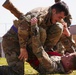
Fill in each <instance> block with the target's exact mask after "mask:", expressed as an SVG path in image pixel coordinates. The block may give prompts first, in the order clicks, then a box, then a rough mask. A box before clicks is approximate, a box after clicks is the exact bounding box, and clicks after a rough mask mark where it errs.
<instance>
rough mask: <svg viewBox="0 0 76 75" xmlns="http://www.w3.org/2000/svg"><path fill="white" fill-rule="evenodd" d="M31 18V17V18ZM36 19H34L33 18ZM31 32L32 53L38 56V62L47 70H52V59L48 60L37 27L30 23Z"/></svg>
mask: <svg viewBox="0 0 76 75" xmlns="http://www.w3.org/2000/svg"><path fill="white" fill-rule="evenodd" d="M32 20H33V19H32ZM35 21H36V20H35ZM31 32H32V50H33V53H34V54H35V55H36V57H37V58H38V60H39V62H40V64H42V66H43V67H44V68H45V69H46V70H47V71H50V72H51V71H52V70H53V68H52V67H51V64H52V61H51V60H50V58H49V56H48V54H47V53H46V52H45V50H44V48H43V45H42V43H41V41H40V36H41V35H40V32H39V27H38V25H37V23H36V24H34V23H32V24H31Z"/></svg>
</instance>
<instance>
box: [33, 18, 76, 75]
mask: <svg viewBox="0 0 76 75" xmlns="http://www.w3.org/2000/svg"><path fill="white" fill-rule="evenodd" d="M57 24H59V23H57ZM59 25H60V24H59ZM31 26H32V27H31V32H32V48H33V53H34V54H35V55H36V57H37V58H38V59H35V61H36V62H39V63H38V64H37V65H38V66H39V67H38V68H37V70H38V71H39V73H41V74H53V73H61V74H62V73H66V74H67V73H70V72H72V70H75V67H76V66H75V63H73V62H76V60H75V59H76V52H75V53H72V54H69V55H68V56H67V54H66V55H63V56H58V55H57V56H55V55H53V56H52V52H51V48H52V47H53V46H54V44H55V43H56V42H54V41H55V40H56V39H55V38H54V37H56V36H57V35H56V32H55V31H52V29H53V30H56V26H54V25H53V26H50V27H49V29H48V31H47V38H46V41H45V43H47V44H44V47H43V45H42V44H41V39H40V36H41V34H40V30H39V28H38V25H37V18H32V19H31ZM62 26H63V24H62ZM53 27H54V28H55V29H54V28H53ZM63 30H64V32H63V34H62V35H64V36H63V38H64V37H65V35H66V36H67V37H68V38H70V36H71V34H70V33H69V30H68V28H67V27H65V26H64V27H63ZM53 32H54V34H53ZM50 35H51V36H50ZM52 35H53V38H54V40H53V38H52ZM49 38H50V39H49ZM48 40H50V42H51V43H50V42H49V41H48ZM64 40H67V39H66V38H65V39H64ZM64 40H62V41H64ZM52 42H53V43H52ZM67 43H68V45H69V43H70V42H68V41H67ZM65 44H66V43H65ZM45 46H46V48H45ZM64 46H65V45H64ZM75 46H76V45H75ZM49 47H51V48H49ZM65 47H66V46H65ZM70 47H71V46H70V45H69V48H66V49H68V50H70V49H71V48H70ZM45 49H46V51H45ZM70 51H71V52H73V50H70ZM47 53H48V54H47ZM73 54H74V55H75V58H74V59H73V60H75V61H72V57H71V55H73ZM67 57H68V58H69V59H68V58H67ZM65 60H67V61H66V62H67V63H68V62H69V65H67V66H66V62H65ZM69 60H70V61H69ZM60 61H61V62H60ZM45 64H46V65H45ZM73 64H74V65H73ZM70 67H71V68H70ZM69 68H70V69H69Z"/></svg>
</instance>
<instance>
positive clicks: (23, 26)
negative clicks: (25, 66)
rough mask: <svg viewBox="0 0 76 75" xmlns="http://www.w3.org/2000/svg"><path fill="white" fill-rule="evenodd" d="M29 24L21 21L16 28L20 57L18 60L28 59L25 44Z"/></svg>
mask: <svg viewBox="0 0 76 75" xmlns="http://www.w3.org/2000/svg"><path fill="white" fill-rule="evenodd" d="M28 26H29V24H28V22H27V21H26V20H24V21H22V22H21V23H20V25H19V26H18V38H19V44H20V55H19V59H20V60H22V59H28V54H27V50H26V44H27V40H28V36H29V27H28Z"/></svg>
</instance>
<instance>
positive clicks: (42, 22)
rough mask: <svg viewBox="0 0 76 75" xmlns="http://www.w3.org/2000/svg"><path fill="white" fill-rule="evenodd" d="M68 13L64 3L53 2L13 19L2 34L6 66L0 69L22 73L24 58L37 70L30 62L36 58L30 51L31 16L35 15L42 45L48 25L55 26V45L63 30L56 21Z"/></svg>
mask: <svg viewBox="0 0 76 75" xmlns="http://www.w3.org/2000/svg"><path fill="white" fill-rule="evenodd" d="M63 7H64V8H63ZM68 14H69V11H68V8H67V6H66V4H64V3H61V2H60V3H57V4H54V5H53V6H51V7H47V8H39V9H35V10H32V11H30V12H28V13H27V14H26V15H25V16H24V17H23V19H20V22H19V21H18V22H16V21H15V22H14V23H15V24H14V25H13V26H12V27H11V29H10V30H9V31H8V32H7V33H6V34H5V35H4V36H3V41H2V45H3V50H4V52H5V57H6V59H7V62H8V66H6V67H3V66H2V67H0V70H1V71H4V70H5V69H7V70H6V75H24V60H25V59H28V60H27V62H29V63H30V64H31V66H32V67H33V68H34V69H36V70H38V67H39V66H36V65H35V63H34V61H33V62H32V60H34V59H35V58H36V55H35V54H34V53H33V51H32V45H33V44H32V42H31V36H32V32H31V23H30V20H31V18H33V17H36V18H37V19H38V26H39V29H40V35H41V36H40V40H41V44H42V45H43V46H44V45H46V44H44V42H45V39H46V38H47V37H46V36H47V33H48V34H49V32H48V31H47V30H48V29H49V27H50V28H51V27H52V26H54V27H55V28H56V30H55V29H54V31H55V33H56V35H55V36H56V37H54V39H53V41H54V43H53V42H52V44H53V45H55V44H56V42H57V41H58V40H59V38H60V36H61V33H62V32H63V29H62V27H63V26H62V25H61V24H56V22H57V21H60V20H61V19H63V18H65V17H66V16H67V15H68ZM54 27H53V28H54ZM52 30H53V29H52ZM57 32H58V33H57ZM35 34H36V33H35ZM52 34H53V33H52ZM48 36H49V35H48ZM52 36H53V35H52ZM52 38H53V37H52ZM53 45H52V46H53ZM47 47H48V46H47ZM50 47H51V46H50ZM45 48H46V47H45ZM51 48H52V47H51ZM31 62H32V63H31ZM43 62H44V61H43ZM1 71H0V72H1ZM39 72H40V71H39ZM2 73H5V72H2ZM8 73H9V74H8ZM10 73H11V74H10ZM40 73H41V72H40Z"/></svg>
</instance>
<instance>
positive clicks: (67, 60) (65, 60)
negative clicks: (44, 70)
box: [62, 52, 76, 71]
mask: <svg viewBox="0 0 76 75" xmlns="http://www.w3.org/2000/svg"><path fill="white" fill-rule="evenodd" d="M62 64H63V66H64V68H65V70H66V71H69V70H76V52H74V53H70V54H67V55H65V56H62Z"/></svg>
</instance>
